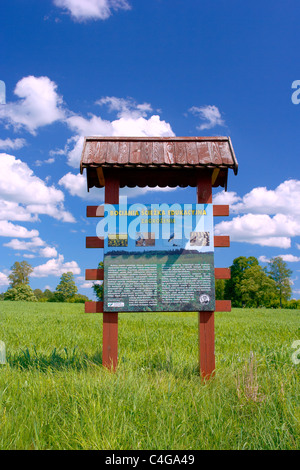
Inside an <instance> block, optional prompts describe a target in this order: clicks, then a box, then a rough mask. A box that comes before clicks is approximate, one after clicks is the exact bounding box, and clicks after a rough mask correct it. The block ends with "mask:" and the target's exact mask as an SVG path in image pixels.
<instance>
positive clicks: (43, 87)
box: [0, 76, 65, 144]
mask: <svg viewBox="0 0 300 470" xmlns="http://www.w3.org/2000/svg"><path fill="white" fill-rule="evenodd" d="M14 93H15V95H16V96H17V97H18V98H19V100H18V101H16V102H12V103H7V104H6V105H5V106H1V107H0V121H2V122H4V123H5V124H8V125H11V126H13V127H14V128H15V129H19V128H25V129H27V130H28V131H29V132H30V133H31V134H33V135H34V134H36V131H37V129H38V128H39V127H43V126H46V125H49V124H52V123H53V122H55V121H58V120H62V119H63V118H64V116H65V111H64V109H63V100H62V98H61V96H59V95H58V93H57V85H56V84H55V83H54V82H52V81H51V80H50V79H49V78H48V77H34V76H28V77H24V78H22V79H21V80H20V81H19V82H18V83H17V85H16V88H15V90H14ZM19 144H20V142H19Z"/></svg>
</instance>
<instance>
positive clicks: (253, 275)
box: [238, 265, 276, 307]
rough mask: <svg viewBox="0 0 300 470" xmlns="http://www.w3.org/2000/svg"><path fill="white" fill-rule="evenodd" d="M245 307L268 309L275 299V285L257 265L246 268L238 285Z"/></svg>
mask: <svg viewBox="0 0 300 470" xmlns="http://www.w3.org/2000/svg"><path fill="white" fill-rule="evenodd" d="M238 290H239V291H240V293H241V296H242V297H241V300H242V304H243V305H245V306H246V307H268V306H270V305H271V304H272V302H273V301H274V299H275V298H276V284H275V281H274V280H273V279H271V278H270V277H269V276H268V275H267V274H266V273H265V271H264V270H263V269H262V267H261V266H259V265H253V266H251V267H250V268H248V269H247V270H246V271H245V272H244V275H243V277H242V279H241V281H240V283H239V285H238Z"/></svg>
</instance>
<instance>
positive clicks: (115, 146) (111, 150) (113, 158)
mask: <svg viewBox="0 0 300 470" xmlns="http://www.w3.org/2000/svg"><path fill="white" fill-rule="evenodd" d="M118 158H119V142H114V141H112V142H108V147H107V155H106V163H118Z"/></svg>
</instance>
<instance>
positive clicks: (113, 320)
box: [102, 174, 120, 371]
mask: <svg viewBox="0 0 300 470" xmlns="http://www.w3.org/2000/svg"><path fill="white" fill-rule="evenodd" d="M119 188H120V180H119V176H118V175H117V174H112V175H110V176H109V178H106V185H105V196H104V201H105V204H119ZM102 364H103V366H104V367H106V368H108V369H110V370H114V371H115V370H116V368H117V364H118V312H113V313H106V312H103V353H102Z"/></svg>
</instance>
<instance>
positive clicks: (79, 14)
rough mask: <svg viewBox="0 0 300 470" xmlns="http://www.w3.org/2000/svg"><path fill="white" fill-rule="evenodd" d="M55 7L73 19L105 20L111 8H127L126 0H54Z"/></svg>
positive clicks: (109, 14)
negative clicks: (61, 9)
mask: <svg viewBox="0 0 300 470" xmlns="http://www.w3.org/2000/svg"><path fill="white" fill-rule="evenodd" d="M54 4H55V5H56V6H57V7H60V8H63V9H64V10H66V11H67V12H68V13H69V14H70V15H71V17H72V18H73V19H74V20H75V21H79V22H82V21H87V20H106V19H107V18H109V17H110V16H111V14H112V10H120V9H122V10H129V9H130V5H129V3H128V2H127V0H54Z"/></svg>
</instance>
